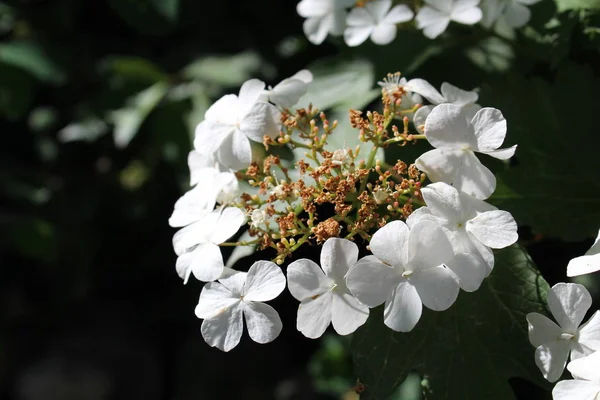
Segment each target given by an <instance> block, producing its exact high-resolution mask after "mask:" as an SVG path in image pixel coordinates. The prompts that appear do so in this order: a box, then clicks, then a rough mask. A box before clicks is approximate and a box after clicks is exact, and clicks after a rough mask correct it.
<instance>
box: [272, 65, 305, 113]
mask: <svg viewBox="0 0 600 400" xmlns="http://www.w3.org/2000/svg"><path fill="white" fill-rule="evenodd" d="M312 80H313V74H312V72H310V71H309V70H307V69H303V70H301V71H298V72H297V73H296V74H294V76H292V77H290V78H286V79H284V80H282V81H281V82H279V83H278V84H277V85H276V86H275V87H274V88H269V90H265V91H264V92H263V95H262V97H261V99H262V100H264V101H267V100H268V101H270V102H271V103H273V104H275V105H277V106H279V107H282V108H290V107H293V106H295V105H296V103H298V100H300V97H302V96H304V94H306V91H307V90H308V85H309V84H310V83H311V82H312Z"/></svg>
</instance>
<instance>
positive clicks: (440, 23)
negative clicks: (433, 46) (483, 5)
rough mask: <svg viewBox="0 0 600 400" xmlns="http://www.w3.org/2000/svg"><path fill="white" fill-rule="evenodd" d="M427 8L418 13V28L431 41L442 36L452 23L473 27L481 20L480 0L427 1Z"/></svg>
mask: <svg viewBox="0 0 600 400" xmlns="http://www.w3.org/2000/svg"><path fill="white" fill-rule="evenodd" d="M425 3H426V4H427V5H426V6H424V7H422V8H421V9H420V10H419V12H418V13H417V17H416V20H417V28H419V29H423V34H424V35H425V36H427V37H428V38H430V39H435V38H436V37H438V36H439V35H441V34H442V33H443V32H444V31H445V30H446V28H447V27H448V24H449V23H450V21H454V22H458V23H459V24H465V25H473V24H476V23H477V22H479V20H480V19H481V9H479V8H478V7H477V5H478V4H479V0H425Z"/></svg>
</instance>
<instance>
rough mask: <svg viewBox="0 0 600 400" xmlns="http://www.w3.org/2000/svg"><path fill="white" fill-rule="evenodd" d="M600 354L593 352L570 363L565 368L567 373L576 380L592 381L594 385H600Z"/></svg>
mask: <svg viewBox="0 0 600 400" xmlns="http://www.w3.org/2000/svg"><path fill="white" fill-rule="evenodd" d="M599 366H600V352H598V351H597V352H595V353H594V354H592V355H589V356H587V357H584V358H580V359H578V360H575V361H571V362H570V363H569V365H568V366H567V369H568V370H569V372H571V373H572V374H573V376H577V378H580V379H585V380H588V381H594V383H596V385H600V368H598V367H599Z"/></svg>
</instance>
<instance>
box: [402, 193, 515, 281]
mask: <svg viewBox="0 0 600 400" xmlns="http://www.w3.org/2000/svg"><path fill="white" fill-rule="evenodd" d="M421 193H422V194H423V199H424V200H425V203H426V204H427V207H421V208H419V209H417V210H416V211H415V212H413V213H412V214H411V215H410V217H408V220H407V221H406V224H407V225H408V226H409V227H412V226H414V225H416V224H418V223H419V221H423V220H430V221H433V222H435V223H437V224H439V225H441V226H442V227H443V228H444V229H446V231H447V233H448V235H449V237H450V241H451V243H452V246H453V247H454V251H455V252H456V253H457V254H460V253H469V254H472V257H468V258H465V259H464V260H463V261H464V262H461V263H458V264H451V265H449V267H450V268H451V269H452V270H453V271H454V273H455V274H456V275H457V276H458V278H459V281H460V286H461V288H462V289H463V290H465V291H468V292H472V291H475V290H477V289H479V286H480V285H481V282H483V279H484V278H485V277H487V276H488V275H489V274H490V272H491V271H492V268H493V266H494V253H493V252H492V250H491V249H502V248H504V247H507V246H510V245H511V244H513V243H515V242H516V241H517V239H518V238H519V235H518V234H517V223H516V222H515V220H514V218H513V217H512V215H511V214H510V213H509V212H507V211H502V210H498V209H497V208H496V207H494V206H492V205H490V204H488V203H486V202H484V201H482V200H478V199H476V198H474V197H471V196H469V195H467V194H465V193H461V192H459V191H458V190H456V189H455V188H453V187H452V186H450V185H448V184H446V183H443V182H438V183H432V184H430V185H428V186H426V187H424V188H423V189H422V190H421Z"/></svg>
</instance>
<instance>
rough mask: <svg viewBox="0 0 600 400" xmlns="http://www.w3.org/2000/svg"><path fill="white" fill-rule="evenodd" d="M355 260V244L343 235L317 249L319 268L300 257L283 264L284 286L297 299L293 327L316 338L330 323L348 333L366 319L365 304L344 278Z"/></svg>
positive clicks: (345, 333)
mask: <svg viewBox="0 0 600 400" xmlns="http://www.w3.org/2000/svg"><path fill="white" fill-rule="evenodd" d="M357 260H358V247H357V246H356V244H354V243H353V242H351V241H349V240H347V239H338V238H331V239H328V240H327V241H326V242H325V244H324V245H323V248H322V249H321V268H323V269H321V268H319V266H318V265H317V264H316V263H315V262H314V261H311V260H308V259H305V258H303V259H300V260H297V261H294V262H293V263H291V264H290V265H289V266H288V268H287V277H288V288H289V290H290V293H291V294H292V296H294V297H295V298H296V299H297V300H299V301H301V303H300V306H299V307H298V319H297V328H298V330H299V331H300V332H302V333H303V334H304V336H306V337H309V338H313V339H314V338H318V337H319V336H321V335H322V334H323V332H325V329H327V327H328V326H329V324H330V323H332V324H333V329H335V331H336V332H337V333H339V334H340V335H348V334H350V333H352V332H354V331H355V330H356V328H358V327H359V326H361V325H362V324H364V323H365V322H366V321H367V317H368V316H369V307H367V306H365V305H363V304H361V303H360V302H359V301H358V300H356V298H355V297H354V296H353V295H352V294H351V293H350V291H349V290H348V288H347V287H346V282H345V280H344V278H345V276H346V273H347V272H348V270H349V269H350V268H351V267H352V266H354V265H355V264H356V261H357Z"/></svg>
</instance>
